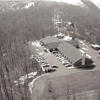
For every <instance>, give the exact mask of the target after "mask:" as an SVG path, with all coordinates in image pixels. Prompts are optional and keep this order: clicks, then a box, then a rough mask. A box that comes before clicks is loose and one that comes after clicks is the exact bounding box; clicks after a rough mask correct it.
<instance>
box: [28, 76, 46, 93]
mask: <svg viewBox="0 0 100 100" xmlns="http://www.w3.org/2000/svg"><path fill="white" fill-rule="evenodd" d="M44 75H45V74H43V75H41V76H38V77H37V78H35V79H33V81H32V82H30V83H29V84H28V86H29V91H30V93H31V94H32V89H33V85H34V82H35V81H36V80H37V79H39V78H40V77H42V76H44Z"/></svg>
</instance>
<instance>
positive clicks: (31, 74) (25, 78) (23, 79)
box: [14, 72, 37, 86]
mask: <svg viewBox="0 0 100 100" xmlns="http://www.w3.org/2000/svg"><path fill="white" fill-rule="evenodd" d="M36 74H37V72H32V73H29V74H25V75H24V76H20V78H19V79H18V80H15V81H14V83H15V84H16V85H15V86H17V85H18V83H19V84H21V85H23V84H24V83H25V80H27V79H30V78H34V77H35V75H36Z"/></svg>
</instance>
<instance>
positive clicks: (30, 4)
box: [25, 2, 34, 9]
mask: <svg viewBox="0 0 100 100" xmlns="http://www.w3.org/2000/svg"><path fill="white" fill-rule="evenodd" d="M31 6H34V2H31V3H28V4H27V5H26V6H25V8H26V9H28V8H29V7H31Z"/></svg>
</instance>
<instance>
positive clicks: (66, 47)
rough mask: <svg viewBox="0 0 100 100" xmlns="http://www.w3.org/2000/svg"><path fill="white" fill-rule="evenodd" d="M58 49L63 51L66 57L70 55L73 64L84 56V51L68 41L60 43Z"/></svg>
mask: <svg viewBox="0 0 100 100" xmlns="http://www.w3.org/2000/svg"><path fill="white" fill-rule="evenodd" d="M58 50H59V51H61V52H62V53H63V54H64V55H65V56H66V57H68V58H69V59H70V60H71V61H72V63H73V64H74V63H75V62H77V61H79V60H80V59H81V58H82V53H81V52H80V51H79V50H77V49H76V48H75V47H73V46H72V45H70V44H68V43H66V42H62V43H60V44H59V46H58Z"/></svg>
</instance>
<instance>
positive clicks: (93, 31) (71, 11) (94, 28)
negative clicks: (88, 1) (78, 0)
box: [58, 3, 100, 44]
mask: <svg viewBox="0 0 100 100" xmlns="http://www.w3.org/2000/svg"><path fill="white" fill-rule="evenodd" d="M58 8H59V10H60V11H62V12H63V13H62V18H63V20H64V21H71V22H73V23H74V24H75V25H76V27H77V30H78V33H79V34H80V35H77V34H76V37H79V38H81V39H83V40H84V39H85V40H87V41H88V42H90V43H97V44H100V41H99V39H100V30H99V29H100V17H98V16H97V15H96V14H95V13H94V12H93V11H91V10H90V9H88V8H87V7H85V6H84V7H79V6H75V5H69V4H64V3H62V4H59V5H58Z"/></svg>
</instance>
